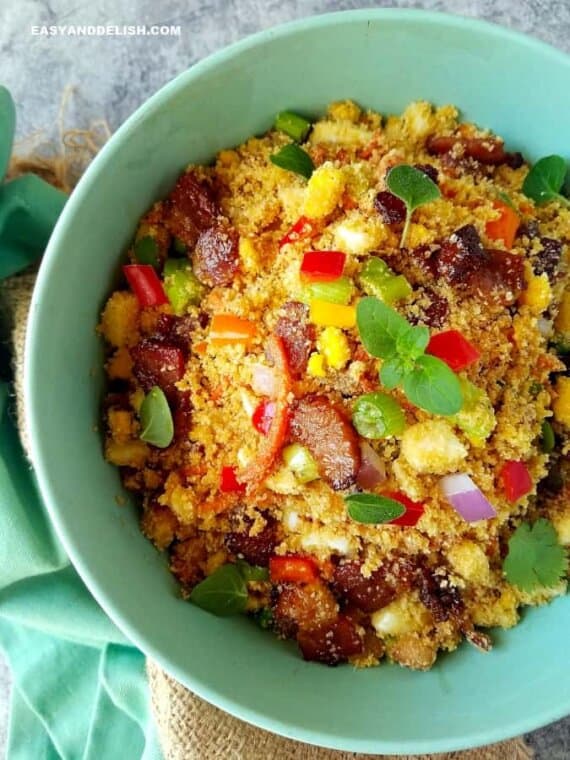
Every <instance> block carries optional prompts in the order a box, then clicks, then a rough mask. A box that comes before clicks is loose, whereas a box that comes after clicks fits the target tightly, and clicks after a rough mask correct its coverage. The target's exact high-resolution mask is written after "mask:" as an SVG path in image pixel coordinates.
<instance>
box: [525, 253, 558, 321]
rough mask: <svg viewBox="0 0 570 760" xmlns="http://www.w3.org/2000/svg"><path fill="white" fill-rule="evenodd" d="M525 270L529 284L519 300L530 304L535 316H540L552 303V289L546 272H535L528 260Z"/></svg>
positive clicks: (527, 304) (526, 304)
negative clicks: (538, 273) (539, 273)
mask: <svg viewBox="0 0 570 760" xmlns="http://www.w3.org/2000/svg"><path fill="white" fill-rule="evenodd" d="M525 270H526V271H525V277H526V282H527V286H526V290H524V291H523V293H522V294H521V296H520V298H519V301H520V303H521V304H523V305H524V306H528V307H529V308H530V310H531V312H532V313H533V314H534V315H535V316H538V315H539V314H542V312H543V311H545V310H546V309H547V308H548V306H549V305H550V301H551V300H552V290H551V288H550V283H549V282H548V276H547V275H546V274H541V275H536V274H534V272H533V271H532V267H531V265H530V264H529V263H528V262H526V266H525Z"/></svg>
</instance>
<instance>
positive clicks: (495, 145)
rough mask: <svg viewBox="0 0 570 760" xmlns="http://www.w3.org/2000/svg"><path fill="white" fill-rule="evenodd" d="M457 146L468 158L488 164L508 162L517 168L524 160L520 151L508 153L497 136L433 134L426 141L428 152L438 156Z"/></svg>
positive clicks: (496, 164)
mask: <svg viewBox="0 0 570 760" xmlns="http://www.w3.org/2000/svg"><path fill="white" fill-rule="evenodd" d="M455 146H458V149H459V150H461V151H462V152H463V155H464V156H465V157H466V158H472V159H474V160H475V161H478V162H479V163H480V164H486V165H487V166H498V165H499V164H508V165H509V166H512V168H515V169H516V168H518V167H519V166H521V165H522V162H523V161H522V156H521V155H520V153H508V152H507V151H506V150H505V146H504V145H503V141H502V140H499V139H498V138H496V137H491V136H489V137H457V136H454V135H448V136H445V137H437V136H432V137H429V138H428V139H427V142H426V148H427V150H428V153H431V154H432V155H436V156H438V155H439V156H441V155H444V154H446V153H450V152H451V151H452V150H453V149H454V148H455Z"/></svg>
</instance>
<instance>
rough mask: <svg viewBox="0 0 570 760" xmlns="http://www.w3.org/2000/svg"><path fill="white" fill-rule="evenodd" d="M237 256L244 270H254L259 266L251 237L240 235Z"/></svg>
mask: <svg viewBox="0 0 570 760" xmlns="http://www.w3.org/2000/svg"><path fill="white" fill-rule="evenodd" d="M239 257H240V259H241V263H242V266H243V269H244V271H246V272H256V271H257V270H258V268H259V256H258V254H257V250H256V248H255V245H254V244H253V241H252V240H251V238H246V237H240V239H239Z"/></svg>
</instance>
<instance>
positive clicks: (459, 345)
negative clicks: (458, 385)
mask: <svg viewBox="0 0 570 760" xmlns="http://www.w3.org/2000/svg"><path fill="white" fill-rule="evenodd" d="M426 353H428V354H431V355H432V356H437V358H438V359H441V360H442V361H444V362H445V363H446V364H447V365H448V366H449V367H451V369H452V370H453V371H454V372H459V371H460V370H462V369H465V367H469V365H470V364H473V363H474V362H476V361H477V359H479V358H480V356H481V353H480V352H479V351H478V349H477V348H475V346H474V345H473V344H472V343H470V342H469V341H468V340H467V338H464V337H463V335H462V334H461V333H460V332H459V330H446V331H445V332H441V333H438V334H437V335H432V336H431V338H430V341H429V343H428V347H427V349H426Z"/></svg>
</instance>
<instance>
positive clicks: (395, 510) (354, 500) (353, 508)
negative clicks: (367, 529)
mask: <svg viewBox="0 0 570 760" xmlns="http://www.w3.org/2000/svg"><path fill="white" fill-rule="evenodd" d="M344 501H345V504H346V506H347V512H348V514H349V516H350V517H351V518H352V519H353V520H355V521H356V522H359V523H365V524H367V525H381V524H383V523H389V522H392V520H397V519H398V517H401V516H402V515H403V514H404V512H405V511H406V508H405V506H404V505H403V504H401V503H400V502H399V501H396V500H395V499H390V498H389V497H388V496H379V495H378V494H375V493H353V494H350V495H349V496H345V497H344Z"/></svg>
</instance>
